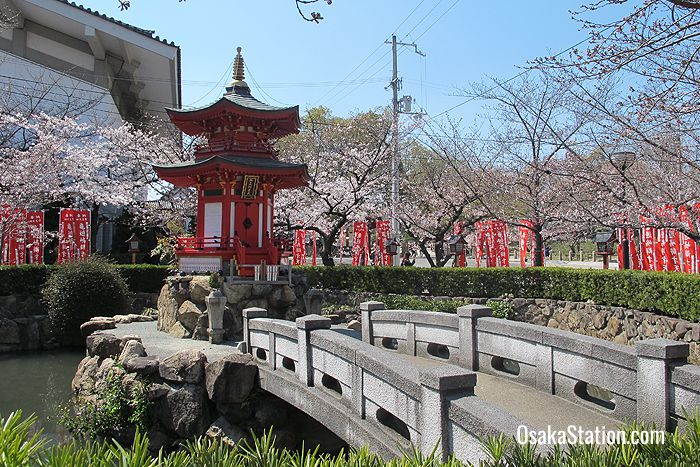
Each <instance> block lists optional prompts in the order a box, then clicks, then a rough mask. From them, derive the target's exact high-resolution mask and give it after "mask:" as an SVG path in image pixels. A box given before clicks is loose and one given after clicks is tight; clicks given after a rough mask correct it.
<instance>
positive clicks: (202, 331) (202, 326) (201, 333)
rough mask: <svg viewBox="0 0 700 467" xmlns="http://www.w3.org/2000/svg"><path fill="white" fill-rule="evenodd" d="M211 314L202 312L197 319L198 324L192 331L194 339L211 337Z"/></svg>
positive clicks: (203, 339)
mask: <svg viewBox="0 0 700 467" xmlns="http://www.w3.org/2000/svg"><path fill="white" fill-rule="evenodd" d="M207 329H209V314H207V313H206V312H205V313H202V314H201V316H200V317H199V319H198V320H197V326H195V328H194V331H192V339H197V340H202V341H206V340H208V339H209V331H207Z"/></svg>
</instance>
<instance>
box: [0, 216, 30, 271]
mask: <svg viewBox="0 0 700 467" xmlns="http://www.w3.org/2000/svg"><path fill="white" fill-rule="evenodd" d="M0 217H1V220H0V227H1V228H2V264H9V265H12V266H16V265H18V264H25V263H26V253H27V246H26V245H27V211H25V210H24V209H18V208H11V207H9V206H3V208H2V213H0Z"/></svg>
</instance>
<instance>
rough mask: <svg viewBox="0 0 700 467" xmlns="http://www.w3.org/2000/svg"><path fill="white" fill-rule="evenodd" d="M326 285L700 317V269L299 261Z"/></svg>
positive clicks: (311, 278) (312, 282)
mask: <svg viewBox="0 0 700 467" xmlns="http://www.w3.org/2000/svg"><path fill="white" fill-rule="evenodd" d="M298 269H299V270H301V271H303V272H305V273H306V275H307V277H308V279H309V285H310V286H312V287H318V288H323V289H335V290H349V291H356V292H374V293H384V294H387V293H395V294H405V295H431V296H440V295H443V296H450V297H479V298H498V297H502V296H504V295H506V294H510V295H512V296H514V297H520V298H547V299H553V300H569V301H577V302H585V301H588V300H591V301H593V302H595V303H597V304H600V305H608V306H621V307H626V308H631V309H635V310H640V311H650V312H655V313H660V314H664V315H668V316H673V317H677V318H682V319H686V320H689V321H700V275H693V274H683V273H672V272H648V271H613V270H595V269H573V268H551V267H547V268H526V269H521V268H394V267H350V266H335V267H301V268H298Z"/></svg>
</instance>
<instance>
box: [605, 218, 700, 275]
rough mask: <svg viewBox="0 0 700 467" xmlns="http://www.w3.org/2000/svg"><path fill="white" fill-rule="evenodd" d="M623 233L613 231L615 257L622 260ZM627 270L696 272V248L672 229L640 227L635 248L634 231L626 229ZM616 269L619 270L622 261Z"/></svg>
mask: <svg viewBox="0 0 700 467" xmlns="http://www.w3.org/2000/svg"><path fill="white" fill-rule="evenodd" d="M624 235H625V229H617V238H618V245H617V254H618V258H622V256H623V251H622V249H623V248H622V242H623V240H624ZM627 239H628V244H629V258H630V268H631V269H643V270H645V271H675V272H685V273H689V274H695V273H698V272H700V245H698V243H697V242H696V241H695V240H693V239H692V238H690V237H688V236H687V235H685V234H683V233H681V232H679V231H677V230H675V229H663V228H655V227H643V228H642V229H641V230H640V231H639V248H638V247H637V242H636V241H635V240H636V239H635V231H634V230H632V229H627ZM618 265H619V266H618V267H619V268H620V269H622V268H623V264H622V260H621V259H619V260H618Z"/></svg>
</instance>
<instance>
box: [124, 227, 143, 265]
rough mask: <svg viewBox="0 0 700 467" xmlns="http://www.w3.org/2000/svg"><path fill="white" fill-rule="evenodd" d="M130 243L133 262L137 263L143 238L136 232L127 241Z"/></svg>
mask: <svg viewBox="0 0 700 467" xmlns="http://www.w3.org/2000/svg"><path fill="white" fill-rule="evenodd" d="M126 244H127V245H129V253H131V264H136V255H137V254H138V253H140V252H141V240H140V239H139V237H137V236H136V234H135V233H134V234H131V237H129V240H127V241H126Z"/></svg>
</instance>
